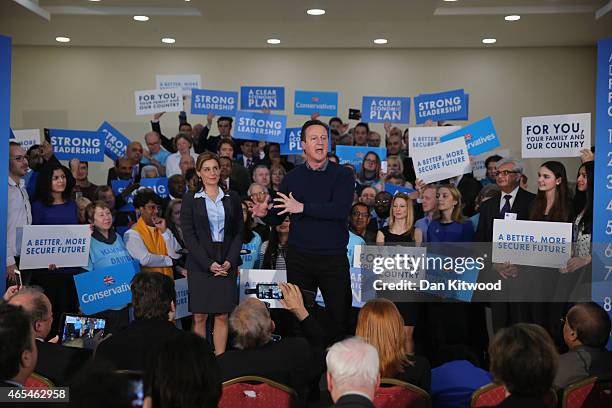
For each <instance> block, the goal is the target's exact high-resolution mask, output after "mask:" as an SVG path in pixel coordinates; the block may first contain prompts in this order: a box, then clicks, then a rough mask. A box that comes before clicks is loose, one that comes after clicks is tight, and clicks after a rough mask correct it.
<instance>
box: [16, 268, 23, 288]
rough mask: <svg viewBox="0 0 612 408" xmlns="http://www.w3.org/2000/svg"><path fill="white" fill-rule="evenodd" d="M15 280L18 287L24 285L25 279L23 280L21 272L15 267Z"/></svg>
mask: <svg viewBox="0 0 612 408" xmlns="http://www.w3.org/2000/svg"><path fill="white" fill-rule="evenodd" d="M15 282H16V283H17V287H18V288H20V287H22V286H23V281H22V280H21V272H19V270H17V269H15Z"/></svg>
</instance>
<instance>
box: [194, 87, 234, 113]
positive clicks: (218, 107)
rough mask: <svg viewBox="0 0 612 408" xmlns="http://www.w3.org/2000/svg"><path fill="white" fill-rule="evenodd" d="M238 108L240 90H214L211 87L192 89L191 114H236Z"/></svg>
mask: <svg viewBox="0 0 612 408" xmlns="http://www.w3.org/2000/svg"><path fill="white" fill-rule="evenodd" d="M236 109H238V92H233V91H213V90H211V89H193V90H192V91H191V114H192V115H208V113H209V112H210V113H214V114H215V115H218V116H236Z"/></svg>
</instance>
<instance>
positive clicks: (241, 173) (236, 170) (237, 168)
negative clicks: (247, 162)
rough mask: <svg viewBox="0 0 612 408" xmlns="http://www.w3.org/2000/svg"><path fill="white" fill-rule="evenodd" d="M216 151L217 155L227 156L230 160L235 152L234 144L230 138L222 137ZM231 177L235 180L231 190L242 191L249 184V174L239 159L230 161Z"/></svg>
mask: <svg viewBox="0 0 612 408" xmlns="http://www.w3.org/2000/svg"><path fill="white" fill-rule="evenodd" d="M218 147H219V149H218V152H217V154H218V155H219V157H227V158H228V159H230V160H234V152H235V144H234V142H232V141H231V140H228V139H224V140H221V141H219V144H218ZM231 177H232V178H233V179H234V180H235V181H236V183H235V184H234V187H235V188H234V187H232V190H234V191H238V192H240V191H244V192H245V193H246V190H247V189H248V188H249V185H251V174H250V173H249V171H248V170H247V169H245V168H244V166H243V165H242V164H241V163H240V162H239V161H233V162H232V174H231Z"/></svg>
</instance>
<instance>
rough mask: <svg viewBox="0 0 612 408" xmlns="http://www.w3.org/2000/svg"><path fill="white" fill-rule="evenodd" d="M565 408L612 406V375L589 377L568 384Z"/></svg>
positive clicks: (564, 401) (564, 393)
mask: <svg viewBox="0 0 612 408" xmlns="http://www.w3.org/2000/svg"><path fill="white" fill-rule="evenodd" d="M562 405H563V408H582V407H584V408H608V407H612V377H608V376H605V377H604V376H602V377H589V378H587V379H584V380H582V381H578V382H577V383H574V384H572V385H570V386H568V387H567V388H566V389H565V391H564V392H563V404H562Z"/></svg>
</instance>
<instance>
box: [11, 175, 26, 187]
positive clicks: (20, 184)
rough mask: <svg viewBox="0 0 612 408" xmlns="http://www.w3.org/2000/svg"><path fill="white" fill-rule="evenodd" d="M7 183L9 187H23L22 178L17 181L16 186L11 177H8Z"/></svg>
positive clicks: (23, 181)
mask: <svg viewBox="0 0 612 408" xmlns="http://www.w3.org/2000/svg"><path fill="white" fill-rule="evenodd" d="M8 183H9V186H14V187H25V180H24V179H23V178H20V179H19V184H17V183H15V180H13V178H12V177H11V176H9V178H8Z"/></svg>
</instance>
